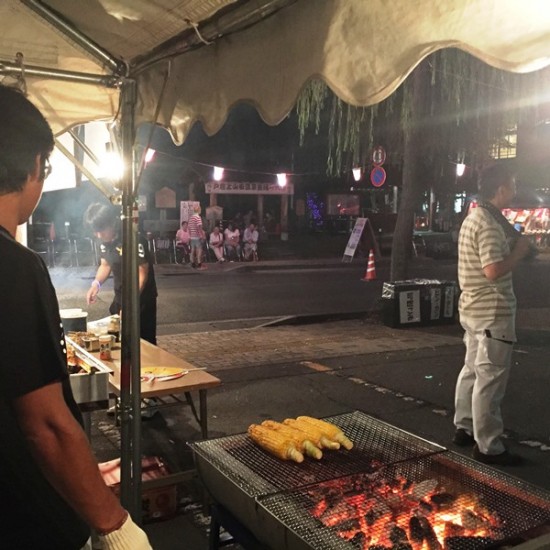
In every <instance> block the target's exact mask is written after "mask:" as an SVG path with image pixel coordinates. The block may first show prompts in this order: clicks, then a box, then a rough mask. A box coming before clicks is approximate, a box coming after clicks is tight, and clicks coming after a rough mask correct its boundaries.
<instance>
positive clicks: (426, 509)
mask: <svg viewBox="0 0 550 550" xmlns="http://www.w3.org/2000/svg"><path fill="white" fill-rule="evenodd" d="M418 508H419V509H420V512H422V514H429V513H430V512H433V509H434V508H433V506H432V505H431V504H430V503H429V502H426V501H425V500H421V501H420V503H419V505H418Z"/></svg>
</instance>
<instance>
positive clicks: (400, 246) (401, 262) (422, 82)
mask: <svg viewBox="0 0 550 550" xmlns="http://www.w3.org/2000/svg"><path fill="white" fill-rule="evenodd" d="M409 78H410V79H411V82H410V83H409V85H410V86H411V92H410V112H411V120H410V121H409V123H408V126H407V128H405V132H404V143H403V148H404V154H403V188H402V192H401V201H400V203H399V209H398V211H397V221H396V224H395V230H394V233H393V241H392V254H391V272H390V280H392V281H401V280H404V279H407V278H408V268H409V260H410V257H411V252H412V239H413V229H414V213H415V210H416V208H417V206H418V203H419V201H420V198H421V196H422V191H423V189H424V188H425V187H426V179H427V178H428V177H429V176H428V172H427V170H426V166H425V165H426V161H425V154H424V151H423V147H422V144H423V143H424V140H423V134H424V132H425V129H426V126H427V116H428V115H427V109H426V105H427V103H428V102H427V98H428V97H429V96H428V89H429V73H428V71H427V70H424V67H423V64H420V65H419V66H418V67H417V68H416V69H415V70H414V71H413V73H412V74H411V76H410V77H409Z"/></svg>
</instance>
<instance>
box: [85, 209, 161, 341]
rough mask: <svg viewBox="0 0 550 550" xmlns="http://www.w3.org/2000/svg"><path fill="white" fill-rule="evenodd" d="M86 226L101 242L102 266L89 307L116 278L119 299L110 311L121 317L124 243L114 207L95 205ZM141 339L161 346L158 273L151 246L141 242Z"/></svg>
mask: <svg viewBox="0 0 550 550" xmlns="http://www.w3.org/2000/svg"><path fill="white" fill-rule="evenodd" d="M84 220H85V222H86V223H87V224H88V225H89V226H90V227H91V228H92V230H93V232H94V233H95V235H96V237H97V238H98V239H99V240H100V241H101V245H100V252H101V263H100V265H99V268H98V270H97V273H96V276H95V279H94V281H92V285H91V287H90V289H89V290H88V293H87V295H86V301H87V302H88V304H92V303H94V302H95V300H96V297H97V294H98V292H99V289H100V288H101V285H102V284H103V283H104V282H105V281H106V280H107V278H108V277H109V275H110V274H111V273H112V274H113V279H114V290H115V298H114V300H113V303H112V304H111V306H110V307H109V311H110V313H111V315H115V314H119V313H120V311H121V308H122V239H121V238H120V236H119V231H118V229H119V225H120V224H119V223H118V221H117V213H116V211H115V210H114V209H113V207H111V206H110V205H106V204H99V203H95V204H91V205H90V206H89V207H88V208H87V210H86V213H85V214H84ZM138 259H139V292H140V336H141V338H143V339H144V340H147V341H148V342H151V344H156V343H157V285H156V282H155V271H154V269H153V262H152V260H151V255H150V254H149V249H148V247H147V242H146V241H145V240H144V239H139V241H138Z"/></svg>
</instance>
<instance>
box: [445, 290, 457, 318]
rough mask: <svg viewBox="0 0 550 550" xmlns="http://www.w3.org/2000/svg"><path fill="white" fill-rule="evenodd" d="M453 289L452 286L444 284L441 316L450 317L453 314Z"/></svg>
mask: <svg viewBox="0 0 550 550" xmlns="http://www.w3.org/2000/svg"><path fill="white" fill-rule="evenodd" d="M454 304H455V289H454V286H446V287H445V293H444V300H443V317H446V318H447V319H450V318H451V317H452V316H453V315H454Z"/></svg>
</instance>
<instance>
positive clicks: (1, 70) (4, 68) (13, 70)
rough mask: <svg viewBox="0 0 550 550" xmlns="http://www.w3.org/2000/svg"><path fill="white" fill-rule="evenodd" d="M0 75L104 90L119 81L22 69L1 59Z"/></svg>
mask: <svg viewBox="0 0 550 550" xmlns="http://www.w3.org/2000/svg"><path fill="white" fill-rule="evenodd" d="M0 74H2V75H17V76H20V75H23V74H24V75H25V76H36V77H39V78H51V79H52V80H65V81H69V82H77V83H80V84H95V85H97V86H105V87H106V88H114V87H115V86H116V85H117V83H118V81H119V77H117V76H111V75H105V74H93V73H79V72H76V71H65V70H63V69H47V68H44V67H37V66H34V65H25V66H24V67H21V66H20V65H17V64H16V63H12V62H11V61H4V60H2V59H0Z"/></svg>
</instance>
